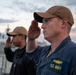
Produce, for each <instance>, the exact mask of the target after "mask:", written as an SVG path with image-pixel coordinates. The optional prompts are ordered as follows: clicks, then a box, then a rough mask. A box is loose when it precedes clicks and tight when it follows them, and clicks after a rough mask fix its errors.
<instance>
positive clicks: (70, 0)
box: [65, 0, 76, 6]
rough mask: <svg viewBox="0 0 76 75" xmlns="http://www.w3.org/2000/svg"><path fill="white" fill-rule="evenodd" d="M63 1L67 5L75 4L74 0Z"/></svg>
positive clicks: (75, 0)
mask: <svg viewBox="0 0 76 75" xmlns="http://www.w3.org/2000/svg"><path fill="white" fill-rule="evenodd" d="M65 3H66V4H67V5H68V6H76V0H69V1H68V0H66V1H65Z"/></svg>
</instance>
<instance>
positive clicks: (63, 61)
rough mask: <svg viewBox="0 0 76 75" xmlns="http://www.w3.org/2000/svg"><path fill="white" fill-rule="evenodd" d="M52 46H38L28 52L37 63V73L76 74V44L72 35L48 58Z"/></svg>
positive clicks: (45, 74)
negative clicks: (71, 37) (72, 39)
mask: <svg viewBox="0 0 76 75" xmlns="http://www.w3.org/2000/svg"><path fill="white" fill-rule="evenodd" d="M50 48H51V46H45V47H40V46H38V47H37V49H36V50H35V51H34V52H32V53H27V54H28V56H29V57H30V58H32V59H34V61H35V63H36V66H37V71H36V75H76V44H75V43H73V42H72V41H71V39H70V37H67V38H66V39H65V40H63V41H62V42H61V44H60V45H59V46H58V47H57V48H56V50H55V51H54V52H53V53H51V55H50V56H49V57H47V58H46V56H47V54H48V52H49V50H50Z"/></svg>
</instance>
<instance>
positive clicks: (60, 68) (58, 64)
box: [48, 59, 69, 75]
mask: <svg viewBox="0 0 76 75" xmlns="http://www.w3.org/2000/svg"><path fill="white" fill-rule="evenodd" d="M68 66H69V63H68V62H67V61H64V60H60V59H52V61H51V62H50V63H49V65H48V67H49V69H52V70H54V71H56V72H58V73H61V74H62V75H63V74H66V73H67V72H68Z"/></svg>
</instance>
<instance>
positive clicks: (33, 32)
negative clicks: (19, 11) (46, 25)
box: [28, 20, 40, 40]
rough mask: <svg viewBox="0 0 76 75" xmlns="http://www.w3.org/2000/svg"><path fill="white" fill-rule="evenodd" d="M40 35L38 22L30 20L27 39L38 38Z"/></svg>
mask: <svg viewBox="0 0 76 75" xmlns="http://www.w3.org/2000/svg"><path fill="white" fill-rule="evenodd" d="M39 35H40V28H39V27H38V22H37V21H36V20H33V21H32V22H31V26H30V28H29V31H28V39H30V40H34V39H36V38H38V36H39Z"/></svg>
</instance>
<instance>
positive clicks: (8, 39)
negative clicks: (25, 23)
mask: <svg viewBox="0 0 76 75" xmlns="http://www.w3.org/2000/svg"><path fill="white" fill-rule="evenodd" d="M11 44H12V42H11V38H10V37H8V38H7V40H6V48H9V47H11Z"/></svg>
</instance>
